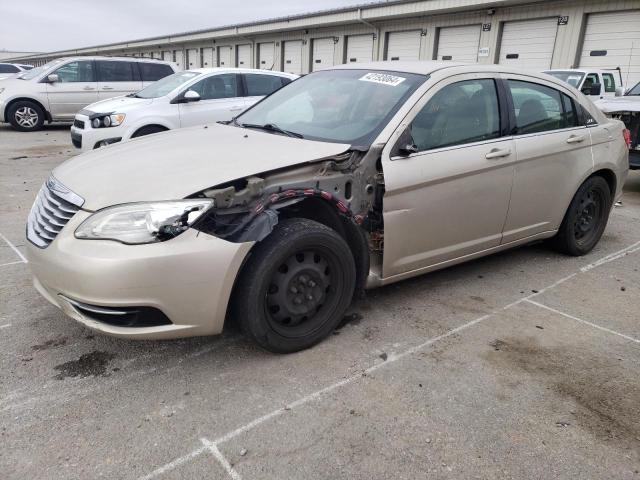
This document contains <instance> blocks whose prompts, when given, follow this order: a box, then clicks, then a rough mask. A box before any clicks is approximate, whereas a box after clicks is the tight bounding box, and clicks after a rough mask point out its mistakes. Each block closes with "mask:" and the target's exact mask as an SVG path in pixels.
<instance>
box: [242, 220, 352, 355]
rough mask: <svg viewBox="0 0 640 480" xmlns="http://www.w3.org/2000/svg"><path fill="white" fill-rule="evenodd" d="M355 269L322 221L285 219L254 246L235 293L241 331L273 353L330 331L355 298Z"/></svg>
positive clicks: (301, 346)
mask: <svg viewBox="0 0 640 480" xmlns="http://www.w3.org/2000/svg"><path fill="white" fill-rule="evenodd" d="M355 283H356V268H355V262H354V259H353V255H352V253H351V250H350V249H349V246H348V245H347V244H346V242H345V241H344V240H343V238H342V237H341V236H340V235H339V234H338V233H337V232H335V231H334V230H332V229H331V228H329V227H326V226H325V225H322V224H321V223H318V222H315V221H313V220H307V219H297V218H296V219H285V220H283V221H282V222H280V223H279V224H278V225H277V226H276V228H275V229H274V231H273V232H272V233H271V235H269V236H268V237H267V238H266V239H265V240H263V241H262V242H261V243H259V244H258V245H256V247H255V248H254V251H253V252H252V254H251V258H250V259H249V261H248V263H247V265H246V267H245V268H244V270H243V271H242V273H241V277H240V279H239V283H238V285H237V288H236V290H235V292H234V309H233V311H234V314H235V315H236V317H237V320H238V321H239V323H240V327H241V328H242V330H243V332H244V333H245V334H246V335H248V336H249V337H251V338H252V339H253V340H254V341H256V342H257V343H258V344H259V345H260V346H262V347H263V348H265V349H266V350H269V351H272V352H276V353H289V352H296V351H298V350H303V349H305V348H309V347H311V346H313V345H315V344H316V343H318V342H320V341H321V340H322V339H323V338H325V337H326V336H327V335H329V334H330V333H331V332H332V331H333V330H334V329H335V327H336V326H337V325H338V323H339V322H340V320H341V319H342V317H343V315H344V313H345V311H346V309H347V308H348V306H349V304H350V303H351V300H352V298H353V292H354V289H355Z"/></svg>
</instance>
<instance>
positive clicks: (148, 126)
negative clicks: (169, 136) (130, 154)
mask: <svg viewBox="0 0 640 480" xmlns="http://www.w3.org/2000/svg"><path fill="white" fill-rule="evenodd" d="M147 128H157V129H158V130H159V131H162V132H164V131H166V130H169V129H168V128H167V127H165V126H164V125H158V124H156V123H152V124H151V125H145V126H144V127H140V128H139V129H137V130H136V131H135V132H133V135H131V138H133V137H135V136H136V135H138V134H139V133H140V132H141V131H142V130H145V129H147Z"/></svg>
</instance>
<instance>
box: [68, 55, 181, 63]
mask: <svg viewBox="0 0 640 480" xmlns="http://www.w3.org/2000/svg"><path fill="white" fill-rule="evenodd" d="M56 60H65V61H66V60H124V61H128V62H132V61H135V62H150V63H173V62H169V61H166V60H160V59H159V58H146V57H104V56H94V55H90V56H75V57H63V58H59V59H56Z"/></svg>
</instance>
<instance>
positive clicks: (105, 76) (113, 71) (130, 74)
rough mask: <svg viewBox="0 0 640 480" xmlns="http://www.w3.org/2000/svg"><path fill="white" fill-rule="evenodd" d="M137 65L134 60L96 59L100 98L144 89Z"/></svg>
mask: <svg viewBox="0 0 640 480" xmlns="http://www.w3.org/2000/svg"><path fill="white" fill-rule="evenodd" d="M135 67H136V65H135V63H134V62H124V61H118V60H96V71H97V74H98V99H99V100H105V99H107V98H111V97H118V96H121V95H128V94H129V93H132V92H137V91H138V90H140V89H142V82H141V81H140V76H139V75H138V72H137V71H136V70H135Z"/></svg>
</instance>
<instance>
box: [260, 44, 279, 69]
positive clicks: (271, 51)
mask: <svg viewBox="0 0 640 480" xmlns="http://www.w3.org/2000/svg"><path fill="white" fill-rule="evenodd" d="M274 63H275V45H274V43H273V42H266V43H260V44H258V68H262V69H264V70H273V68H274V67H275V65H274Z"/></svg>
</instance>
